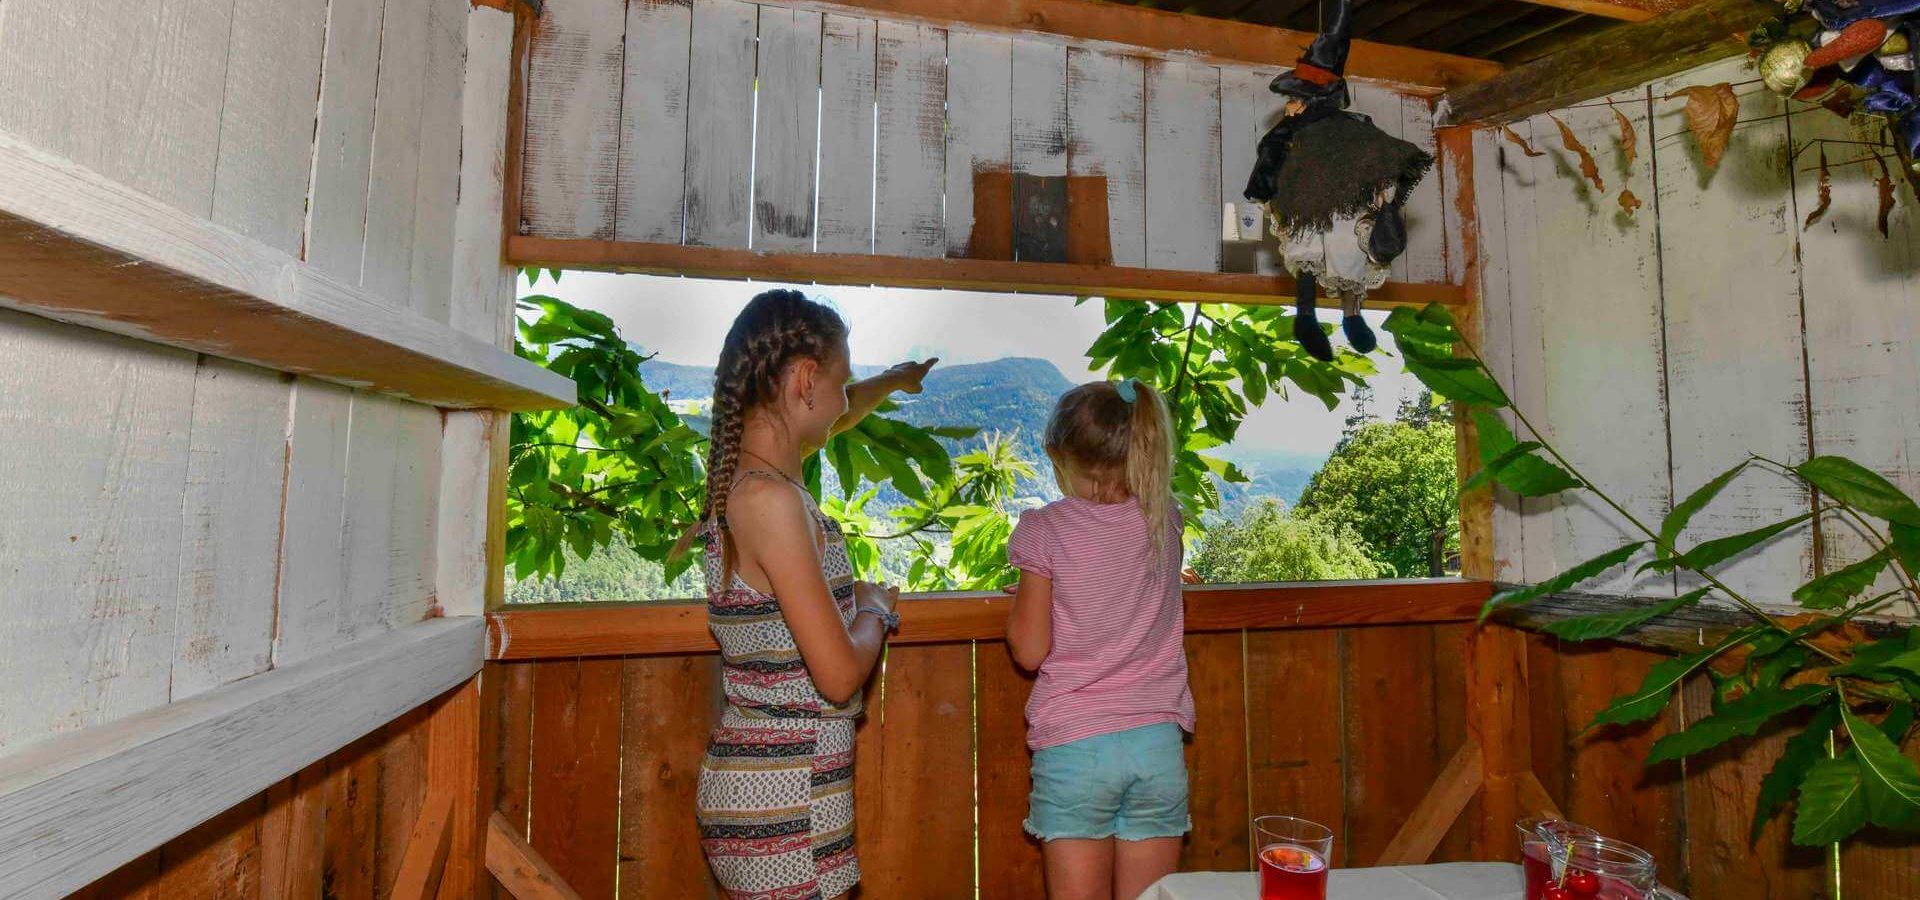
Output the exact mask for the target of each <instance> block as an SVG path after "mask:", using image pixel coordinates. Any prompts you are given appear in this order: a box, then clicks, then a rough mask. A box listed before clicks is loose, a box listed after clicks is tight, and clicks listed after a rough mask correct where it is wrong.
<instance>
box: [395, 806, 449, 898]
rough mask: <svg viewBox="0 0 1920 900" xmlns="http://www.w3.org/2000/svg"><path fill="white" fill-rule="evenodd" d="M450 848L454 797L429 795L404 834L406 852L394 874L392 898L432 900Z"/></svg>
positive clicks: (437, 888)
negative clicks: (405, 835)
mask: <svg viewBox="0 0 1920 900" xmlns="http://www.w3.org/2000/svg"><path fill="white" fill-rule="evenodd" d="M452 847H453V796H452V795H451V794H430V795H429V796H428V797H427V802H426V805H425V806H424V807H422V808H421V810H420V815H419V817H418V818H417V819H415V820H414V823H413V830H412V832H411V833H410V834H409V835H408V837H407V849H406V855H405V856H404V857H402V858H401V861H400V873H399V874H398V875H397V876H395V877H394V881H393V889H392V890H391V891H389V892H388V896H391V897H392V898H393V900H433V897H434V896H435V895H436V892H437V891H439V889H440V881H441V877H442V875H443V874H444V873H445V872H446V868H447V856H448V853H449V851H450V850H451V849H452Z"/></svg>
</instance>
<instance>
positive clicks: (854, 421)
mask: <svg viewBox="0 0 1920 900" xmlns="http://www.w3.org/2000/svg"><path fill="white" fill-rule="evenodd" d="M939 361H940V360H939V358H937V357H936V358H934V359H929V360H927V361H926V362H904V363H901V364H899V365H897V366H894V367H893V368H891V369H888V370H886V371H885V372H881V373H880V374H878V375H875V376H873V377H872V378H868V379H866V380H864V381H856V382H854V383H852V384H849V385H847V412H846V415H843V416H841V417H840V418H838V419H836V420H834V423H833V433H834V434H839V433H840V432H842V431H846V430H848V429H850V428H852V427H853V426H855V425H858V424H860V420H861V419H864V418H866V417H867V415H868V414H869V413H872V412H873V411H874V409H876V408H878V407H879V406H880V404H881V402H882V401H884V400H886V399H887V396H888V395H890V394H892V393H893V392H894V391H906V392H907V393H909V394H918V393H920V381H921V379H923V378H926V377H927V371H928V370H929V369H932V368H933V364H934V363H937V362H939Z"/></svg>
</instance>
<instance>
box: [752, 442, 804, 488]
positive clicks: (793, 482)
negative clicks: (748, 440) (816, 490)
mask: <svg viewBox="0 0 1920 900" xmlns="http://www.w3.org/2000/svg"><path fill="white" fill-rule="evenodd" d="M740 452H741V453H745V454H746V455H748V456H751V457H753V458H754V459H757V460H759V461H761V462H763V463H766V464H767V468H769V469H771V470H773V474H775V475H778V476H780V477H781V478H784V479H786V480H787V483H788V484H791V485H793V486H794V487H797V488H800V489H802V490H805V489H806V485H803V484H801V483H800V482H799V481H797V480H795V479H794V477H793V476H792V475H788V474H787V473H786V470H784V469H782V468H780V467H779V466H778V465H776V464H775V463H774V461H773V460H770V459H768V458H766V457H764V456H761V455H760V454H758V453H755V452H753V451H752V450H748V449H747V448H745V447H741V448H740Z"/></svg>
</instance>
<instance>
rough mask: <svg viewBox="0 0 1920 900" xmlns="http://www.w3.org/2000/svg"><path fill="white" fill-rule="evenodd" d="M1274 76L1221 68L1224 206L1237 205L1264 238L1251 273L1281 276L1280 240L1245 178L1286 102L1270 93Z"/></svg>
mask: <svg viewBox="0 0 1920 900" xmlns="http://www.w3.org/2000/svg"><path fill="white" fill-rule="evenodd" d="M1276 74H1278V73H1277V72H1275V71H1273V70H1266V69H1249V68H1244V67H1241V66H1221V67H1220V203H1221V206H1222V210H1223V212H1224V208H1225V206H1226V205H1227V204H1233V206H1234V213H1235V215H1236V216H1240V215H1252V216H1254V217H1255V218H1256V220H1257V221H1259V222H1260V233H1261V235H1262V237H1261V239H1260V242H1259V245H1258V246H1257V247H1255V248H1253V252H1252V257H1253V259H1252V265H1253V268H1252V271H1254V272H1258V273H1261V274H1265V275H1277V274H1280V273H1281V272H1283V271H1284V270H1285V266H1284V265H1283V264H1282V263H1281V261H1280V248H1279V240H1278V238H1276V237H1275V236H1274V235H1273V234H1272V233H1271V232H1272V230H1273V229H1272V228H1271V227H1270V226H1269V225H1268V224H1267V222H1266V212H1265V211H1264V210H1263V209H1262V208H1261V206H1260V204H1257V203H1254V202H1253V201H1251V200H1248V199H1247V178H1248V176H1250V175H1252V174H1253V164H1254V161H1255V160H1256V159H1257V158H1258V157H1259V148H1260V139H1261V138H1263V137H1266V135H1267V130H1268V129H1271V128H1272V127H1273V126H1274V124H1275V123H1277V122H1278V121H1279V120H1280V111H1281V107H1283V106H1284V105H1285V101H1284V100H1283V99H1282V98H1281V97H1280V95H1278V94H1275V93H1274V92H1272V91H1270V90H1268V89H1267V85H1268V84H1270V83H1272V81H1273V76H1274V75H1276Z"/></svg>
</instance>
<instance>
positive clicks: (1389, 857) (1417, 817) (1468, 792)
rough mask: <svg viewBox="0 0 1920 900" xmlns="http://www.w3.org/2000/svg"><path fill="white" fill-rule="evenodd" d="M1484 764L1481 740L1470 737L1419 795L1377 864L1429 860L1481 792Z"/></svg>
mask: <svg viewBox="0 0 1920 900" xmlns="http://www.w3.org/2000/svg"><path fill="white" fill-rule="evenodd" d="M1482 765H1483V762H1482V760H1481V754H1480V745H1479V743H1477V742H1475V741H1474V740H1473V739H1472V738H1468V739H1467V742H1466V743H1464V744H1461V745H1460V749H1459V750H1457V751H1454V754H1453V758H1452V759H1450V760H1448V761H1447V766H1446V768H1444V769H1441V770H1440V777H1438V778H1436V779H1434V781H1433V787H1432V788H1431V789H1430V790H1428V791H1427V795H1426V796H1425V797H1422V798H1420V805H1419V806H1416V807H1414V808H1413V814H1412V815H1410V816H1408V817H1407V821H1406V822H1405V823H1403V824H1402V825H1401V826H1400V830H1399V831H1398V832H1396V833H1395V834H1394V836H1393V840H1391V841H1388V842H1387V849H1385V850H1383V851H1381V852H1380V859H1379V860H1378V861H1376V862H1375V863H1374V865H1376V866H1416V865H1420V864H1421V863H1424V862H1426V861H1427V858H1428V857H1431V856H1432V855H1433V849H1434V848H1435V847H1438V846H1440V841H1441V840H1442V839H1444V838H1445V837H1446V836H1447V830H1448V829H1450V828H1452V827H1453V823H1454V821H1455V820H1457V819H1459V818H1460V813H1461V811H1462V810H1465V809H1466V808H1467V803H1468V802H1469V801H1471V800H1472V799H1473V795H1474V794H1476V793H1479V791H1480V786H1481V783H1482V779H1483V778H1484V777H1485V774H1484V772H1483V771H1482V770H1481V766H1482Z"/></svg>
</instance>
